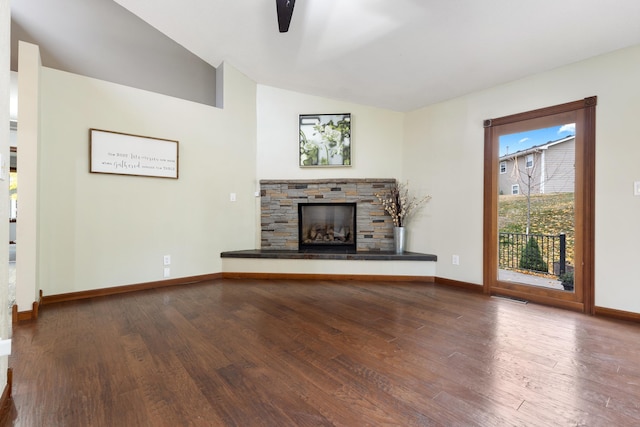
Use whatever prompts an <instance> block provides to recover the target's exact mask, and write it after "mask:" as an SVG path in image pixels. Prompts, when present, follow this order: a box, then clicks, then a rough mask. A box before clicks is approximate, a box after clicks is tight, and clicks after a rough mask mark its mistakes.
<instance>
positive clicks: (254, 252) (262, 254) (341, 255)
mask: <svg viewBox="0 0 640 427" xmlns="http://www.w3.org/2000/svg"><path fill="white" fill-rule="evenodd" d="M220 257H221V258H262V259H330V260H350V261H351V260H371V261H437V260H438V257H437V256H436V255H431V254H423V253H419V252H404V253H401V254H397V253H395V252H382V251H380V252H377V251H371V252H368V251H361V252H353V251H351V252H347V251H344V252H329V251H313V250H303V251H287V250H274V249H272V250H269V249H248V250H242V251H228V252H222V253H221V254H220Z"/></svg>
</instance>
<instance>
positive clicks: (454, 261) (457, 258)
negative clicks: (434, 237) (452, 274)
mask: <svg viewBox="0 0 640 427" xmlns="http://www.w3.org/2000/svg"><path fill="white" fill-rule="evenodd" d="M451 264H453V265H460V255H452V256H451Z"/></svg>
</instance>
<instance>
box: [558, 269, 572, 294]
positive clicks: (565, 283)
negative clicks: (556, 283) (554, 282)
mask: <svg viewBox="0 0 640 427" xmlns="http://www.w3.org/2000/svg"><path fill="white" fill-rule="evenodd" d="M558 278H559V279H560V282H561V283H562V287H563V288H564V290H565V291H572V290H573V271H571V272H567V273H562V274H561V275H560V277H558Z"/></svg>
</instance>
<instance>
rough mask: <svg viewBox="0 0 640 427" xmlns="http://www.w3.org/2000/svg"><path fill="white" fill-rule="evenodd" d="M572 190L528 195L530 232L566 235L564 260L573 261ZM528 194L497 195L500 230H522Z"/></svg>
mask: <svg viewBox="0 0 640 427" xmlns="http://www.w3.org/2000/svg"><path fill="white" fill-rule="evenodd" d="M573 219H574V197H573V193H554V194H535V195H532V196H531V230H530V231H529V233H530V234H546V235H558V234H560V233H564V234H566V235H567V262H568V263H569V264H571V265H573V258H574V246H575V233H574V223H573V222H574V221H573ZM526 228H527V197H526V196H525V195H516V196H512V195H501V196H499V198H498V229H499V230H500V232H501V233H525V232H526Z"/></svg>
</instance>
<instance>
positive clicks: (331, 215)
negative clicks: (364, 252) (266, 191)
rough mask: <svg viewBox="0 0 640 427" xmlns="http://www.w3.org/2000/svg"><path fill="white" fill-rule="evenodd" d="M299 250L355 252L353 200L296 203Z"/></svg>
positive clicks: (354, 210) (354, 211)
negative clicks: (350, 201)
mask: <svg viewBox="0 0 640 427" xmlns="http://www.w3.org/2000/svg"><path fill="white" fill-rule="evenodd" d="M298 249H299V250H319V251H328V252H331V251H335V252H355V251H356V204H355V203H299V204H298Z"/></svg>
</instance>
